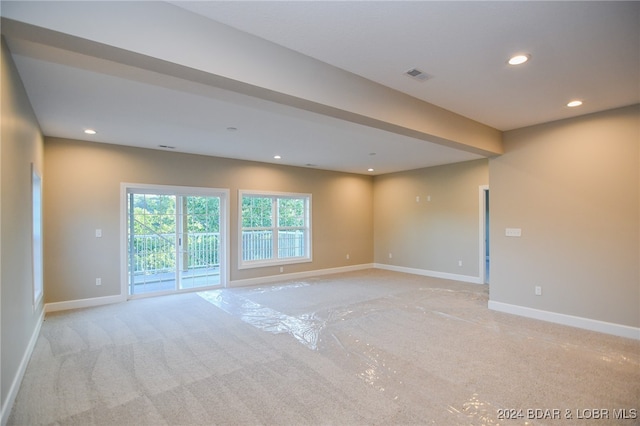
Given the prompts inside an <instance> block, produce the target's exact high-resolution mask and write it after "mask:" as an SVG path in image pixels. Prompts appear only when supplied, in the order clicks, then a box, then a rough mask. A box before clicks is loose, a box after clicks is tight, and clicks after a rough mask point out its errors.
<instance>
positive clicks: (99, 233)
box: [96, 229, 102, 238]
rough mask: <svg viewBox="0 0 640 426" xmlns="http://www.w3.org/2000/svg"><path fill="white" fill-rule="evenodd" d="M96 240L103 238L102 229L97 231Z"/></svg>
mask: <svg viewBox="0 0 640 426" xmlns="http://www.w3.org/2000/svg"><path fill="white" fill-rule="evenodd" d="M96 238H102V229H96Z"/></svg>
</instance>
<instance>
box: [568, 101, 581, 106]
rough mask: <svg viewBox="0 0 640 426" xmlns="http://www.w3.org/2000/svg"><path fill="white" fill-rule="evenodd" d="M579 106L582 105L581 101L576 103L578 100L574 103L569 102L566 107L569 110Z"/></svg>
mask: <svg viewBox="0 0 640 426" xmlns="http://www.w3.org/2000/svg"><path fill="white" fill-rule="evenodd" d="M580 105H582V101H578V100H576V101H571V102H569V103H568V104H567V106H568V107H569V108H575V107H579V106H580Z"/></svg>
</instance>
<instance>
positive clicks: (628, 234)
mask: <svg viewBox="0 0 640 426" xmlns="http://www.w3.org/2000/svg"><path fill="white" fill-rule="evenodd" d="M639 126H640V107H639V106H638V105H635V106H632V107H627V108H621V109H616V110H612V111H607V112H603V113H598V114H592V115H588V116H583V117H578V118H574V119H570V120H563V121H559V122H554V123H548V124H543V125H539V126H534V127H529V128H525V129H520V130H514V131H510V132H507V133H505V138H504V143H505V150H506V153H505V154H504V155H502V156H500V157H497V158H495V159H492V160H490V161H489V172H490V176H491V259H492V268H491V300H492V301H496V302H502V303H506V304H513V305H518V306H523V307H528V308H533V309H539V310H543V311H549V312H554V313H561V314H567V315H573V316H578V317H583V318H590V319H594V320H599V321H604V322H611V323H616V324H622V325H628V326H631V327H638V326H640V275H639V266H638V265H639V261H638V260H639V258H640V253H639V251H640V237H639V232H640V230H639V229H638V228H639V223H640V221H639V217H640V212H639V207H638V203H639V199H640V196H639V193H640V178H639V176H638V170H639V169H640V155H639V152H638V151H639V146H640V129H639ZM507 227H513V228H521V229H522V237H520V238H513V237H511V238H509V237H505V235H504V231H505V228H507ZM535 286H542V289H543V293H542V296H535V295H534V287H535Z"/></svg>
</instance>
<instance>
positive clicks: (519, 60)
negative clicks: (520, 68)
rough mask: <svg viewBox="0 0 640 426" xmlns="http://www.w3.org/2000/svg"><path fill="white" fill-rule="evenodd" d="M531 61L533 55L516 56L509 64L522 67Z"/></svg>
mask: <svg viewBox="0 0 640 426" xmlns="http://www.w3.org/2000/svg"><path fill="white" fill-rule="evenodd" d="M529 59H531V55H515V56H512V57H511V58H509V60H508V61H507V63H508V64H509V65H522V64H524V63H525V62H527V61H528V60H529Z"/></svg>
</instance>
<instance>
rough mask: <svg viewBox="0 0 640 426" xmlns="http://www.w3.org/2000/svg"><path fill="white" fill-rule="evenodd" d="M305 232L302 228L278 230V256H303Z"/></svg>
mask: <svg viewBox="0 0 640 426" xmlns="http://www.w3.org/2000/svg"><path fill="white" fill-rule="evenodd" d="M304 234H305V232H304V231H303V230H301V229H295V230H286V231H278V257H279V258H281V259H283V258H287V257H303V256H305V255H306V253H305V243H304V237H305V235H304Z"/></svg>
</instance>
